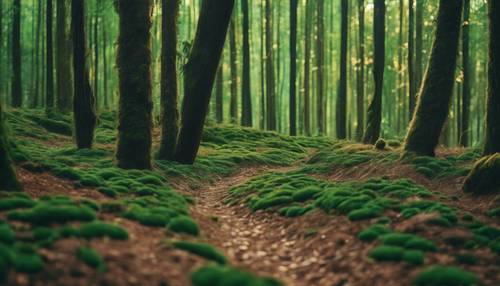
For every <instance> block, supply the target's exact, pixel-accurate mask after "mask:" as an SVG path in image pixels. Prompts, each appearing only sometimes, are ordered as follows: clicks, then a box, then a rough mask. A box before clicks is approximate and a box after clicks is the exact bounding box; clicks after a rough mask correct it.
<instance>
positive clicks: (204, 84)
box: [175, 0, 235, 164]
mask: <svg viewBox="0 0 500 286" xmlns="http://www.w3.org/2000/svg"><path fill="white" fill-rule="evenodd" d="M234 2H235V1H234V0H204V1H203V2H202V6H201V12H200V17H199V20H198V28H197V30H196V36H195V39H194V43H193V47H192V49H191V52H190V55H189V60H188V62H187V64H186V65H185V67H184V102H183V105H182V119H181V126H182V127H181V131H180V134H179V141H178V144H177V150H176V156H175V158H176V161H178V162H180V163H184V164H193V163H194V160H195V158H196V154H197V153H198V148H199V146H200V141H201V135H202V132H203V125H204V123H205V117H206V114H207V111H208V106H209V103H210V94H211V92H212V87H213V85H214V80H215V75H216V73H217V69H218V67H219V62H220V58H221V54H222V49H223V47H224V41H225V39H226V34H227V30H228V26H229V21H230V19H231V14H232V12H233V7H234Z"/></svg>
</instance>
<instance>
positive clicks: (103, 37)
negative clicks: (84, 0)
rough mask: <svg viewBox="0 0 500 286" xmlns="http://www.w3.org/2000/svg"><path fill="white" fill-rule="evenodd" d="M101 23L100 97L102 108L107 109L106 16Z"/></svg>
mask: <svg viewBox="0 0 500 286" xmlns="http://www.w3.org/2000/svg"><path fill="white" fill-rule="evenodd" d="M101 21H102V23H101V35H102V44H103V48H102V65H103V67H102V77H103V80H102V82H103V87H102V90H103V94H102V97H103V101H104V108H106V109H108V108H109V97H108V55H107V51H108V32H107V30H106V29H107V28H108V27H106V18H105V17H103V18H102V19H101Z"/></svg>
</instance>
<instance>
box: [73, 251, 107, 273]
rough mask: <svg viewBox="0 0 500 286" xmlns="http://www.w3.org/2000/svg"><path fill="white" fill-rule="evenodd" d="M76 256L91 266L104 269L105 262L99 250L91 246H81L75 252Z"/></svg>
mask: <svg viewBox="0 0 500 286" xmlns="http://www.w3.org/2000/svg"><path fill="white" fill-rule="evenodd" d="M76 257H77V258H78V259H80V260H81V261H82V262H83V263H85V264H86V265H88V266H89V267H91V268H94V269H98V270H99V271H106V263H105V262H104V259H102V257H101V255H100V254H99V252H97V251H96V250H94V249H92V248H88V247H81V248H78V250H77V252H76Z"/></svg>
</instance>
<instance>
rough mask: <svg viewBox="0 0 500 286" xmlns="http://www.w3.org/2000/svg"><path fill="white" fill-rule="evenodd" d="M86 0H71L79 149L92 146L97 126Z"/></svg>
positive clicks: (76, 135)
mask: <svg viewBox="0 0 500 286" xmlns="http://www.w3.org/2000/svg"><path fill="white" fill-rule="evenodd" d="M84 11H85V3H84V0H72V2H71V16H72V17H71V18H72V20H71V30H72V35H73V36H72V38H73V75H74V88H73V92H74V97H73V116H74V122H75V139H76V146H77V147H78V149H86V148H92V142H93V140H94V129H95V126H96V115H95V99H94V95H93V93H92V88H91V87H90V79H89V69H88V67H87V64H86V42H85V16H84Z"/></svg>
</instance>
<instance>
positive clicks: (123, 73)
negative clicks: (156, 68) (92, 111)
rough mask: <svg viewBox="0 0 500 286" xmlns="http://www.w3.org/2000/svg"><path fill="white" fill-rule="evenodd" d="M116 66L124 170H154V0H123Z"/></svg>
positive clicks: (119, 156)
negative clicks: (152, 59) (152, 158)
mask: <svg viewBox="0 0 500 286" xmlns="http://www.w3.org/2000/svg"><path fill="white" fill-rule="evenodd" d="M116 5H117V10H118V15H119V16H120V25H119V26H120V34H119V36H118V41H117V43H118V50H117V58H116V65H117V67H118V77H119V90H120V102H119V114H118V146H117V151H116V158H117V160H118V167H120V168H123V169H151V129H152V116H151V111H152V109H153V102H152V100H151V89H152V85H151V33H150V31H151V26H152V22H151V12H152V7H153V5H152V1H151V0H143V1H134V0H120V1H117V2H116Z"/></svg>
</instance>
